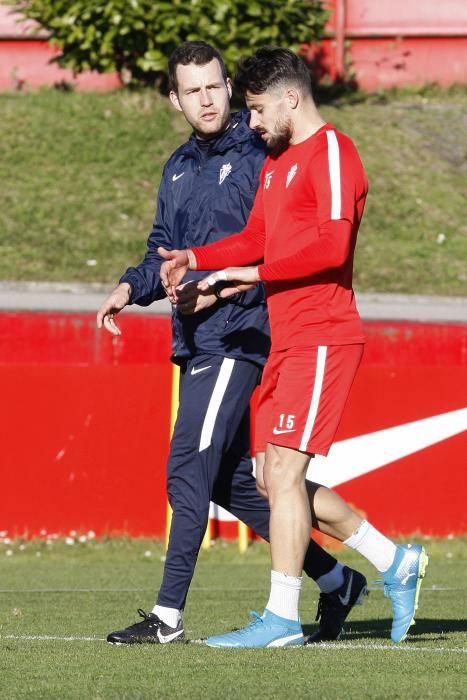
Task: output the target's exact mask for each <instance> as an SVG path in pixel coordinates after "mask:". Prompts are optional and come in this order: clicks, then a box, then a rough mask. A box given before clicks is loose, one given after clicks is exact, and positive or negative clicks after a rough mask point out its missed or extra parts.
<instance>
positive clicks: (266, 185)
mask: <svg viewBox="0 0 467 700" xmlns="http://www.w3.org/2000/svg"><path fill="white" fill-rule="evenodd" d="M273 175H274V170H270V171H269V172H268V173H266V175H265V176H264V189H265V190H268V189H269V185H270V184H271V178H272V176H273Z"/></svg>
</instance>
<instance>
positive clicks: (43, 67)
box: [0, 0, 467, 90]
mask: <svg viewBox="0 0 467 700" xmlns="http://www.w3.org/2000/svg"><path fill="white" fill-rule="evenodd" d="M326 5H327V6H328V7H329V9H330V10H331V17H330V20H329V23H328V27H327V34H328V38H327V39H325V40H324V41H323V42H322V44H321V47H320V49H319V53H320V55H321V59H322V60H321V63H322V68H323V70H324V73H325V75H328V76H329V77H330V78H331V79H335V78H336V77H341V78H342V77H346V78H349V77H352V76H354V77H355V79H356V81H357V83H358V85H359V86H360V87H361V88H362V89H364V90H375V89H378V88H381V87H382V88H388V87H393V86H400V85H413V84H418V85H420V84H423V83H426V82H438V83H440V84H442V85H449V84H452V83H455V82H460V83H463V82H467V3H466V2H465V0H444V1H443V2H439V0H425V1H424V2H420V0H379V1H378V2H375V1H374V0H326ZM33 26H34V25H33V23H31V22H27V23H25V24H23V23H21V24H18V23H17V22H16V17H15V16H12V15H11V9H10V8H9V7H6V6H4V5H2V3H1V0H0V89H3V90H5V89H12V88H13V89H14V88H16V87H22V86H23V85H24V84H26V85H28V86H31V87H38V86H39V85H44V84H48V85H52V84H54V83H56V82H60V81H66V82H68V83H72V84H75V85H76V86H77V87H78V88H79V89H96V90H106V89H113V88H116V87H119V85H120V83H119V80H118V77H117V76H116V75H113V74H107V75H98V74H96V73H91V72H87V73H83V74H82V75H80V76H79V77H77V78H75V77H74V76H73V75H72V73H71V71H67V70H63V69H59V68H58V67H57V66H56V65H54V64H49V63H48V61H49V60H50V59H51V58H52V57H53V55H54V52H53V49H52V48H51V47H50V46H49V45H48V44H47V37H46V34H44V33H42V34H41V35H39V37H40V38H39V39H38V38H37V36H36V35H33V34H32V31H31V28H32V27H33ZM315 53H316V47H315V48H313V49H312V50H311V51H310V56H311V55H312V54H315Z"/></svg>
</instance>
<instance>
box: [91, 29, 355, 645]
mask: <svg viewBox="0 0 467 700" xmlns="http://www.w3.org/2000/svg"><path fill="white" fill-rule="evenodd" d="M169 77H170V79H171V84H172V90H171V93H170V98H171V101H172V103H173V105H174V107H175V108H176V109H178V110H179V111H182V112H183V114H184V116H185V118H186V119H187V121H188V122H189V124H190V125H191V126H192V128H193V134H192V136H191V137H190V138H189V139H188V141H187V142H186V143H185V144H183V145H182V146H181V147H180V148H178V149H177V150H176V151H175V153H174V154H173V155H172V156H171V158H170V159H169V160H168V162H167V163H166V165H165V168H164V172H163V175H162V181H161V184H160V188H159V195H158V205H157V215H156V218H155V221H154V225H153V229H152V232H151V234H150V236H149V240H148V250H147V253H146V256H145V258H144V260H143V262H142V263H141V264H140V265H138V266H137V267H133V268H129V269H128V270H127V271H126V273H125V274H124V275H123V277H122V278H121V280H120V284H119V285H118V287H117V288H116V289H115V290H114V291H113V292H112V294H111V295H110V296H109V297H108V299H107V300H106V301H105V302H104V303H103V305H102V306H101V308H100V309H99V312H98V315H97V323H98V326H99V327H101V326H102V325H104V326H105V327H106V328H107V330H109V331H110V332H111V333H114V334H119V333H120V331H119V329H118V327H117V326H116V324H115V321H114V316H115V314H116V313H118V312H119V311H120V310H121V309H122V308H123V307H124V306H126V305H127V304H134V303H136V304H139V305H142V306H147V305H148V304H151V303H152V302H153V301H156V300H158V299H163V298H164V297H165V290H164V288H163V287H162V284H161V280H160V277H159V270H160V266H161V263H162V262H163V261H162V259H161V258H160V256H159V255H158V254H157V253H156V251H157V248H158V246H163V247H164V248H166V249H173V248H180V249H183V248H189V247H192V246H200V245H205V244H207V243H210V242H212V241H214V240H217V239H219V238H223V237H225V236H228V235H231V234H232V233H236V232H237V231H240V230H241V229H242V228H243V226H244V224H245V222H246V220H247V218H248V214H249V211H250V208H251V206H252V204H253V199H254V196H255V192H256V188H257V183H258V176H259V172H260V170H261V167H262V164H263V161H264V157H265V150H264V145H263V142H262V140H261V139H260V138H259V136H258V135H257V134H256V133H255V132H254V131H252V130H251V129H250V128H249V125H248V112H246V111H245V112H240V113H237V114H234V115H231V114H230V108H229V104H230V97H231V86H230V81H229V79H228V78H227V76H226V72H225V67H224V64H223V62H222V59H221V57H220V55H219V54H218V52H217V51H216V50H215V49H213V48H212V47H210V46H209V45H207V44H205V43H204V42H186V43H185V44H182V45H181V46H180V47H179V48H178V49H177V50H176V51H175V52H174V54H173V55H172V56H171V58H170V61H169ZM205 275H206V272H202V273H195V272H193V273H190V276H187V278H186V279H185V280H184V286H183V288H182V289H181V291H180V293H179V299H178V302H177V306H176V307H174V309H173V318H172V323H173V355H172V360H173V362H176V363H177V364H179V365H180V369H181V384H180V405H179V410H178V416H177V421H176V425H175V429H174V434H173V437H172V442H171V448H170V455H169V460H168V465H167V490H168V496H169V501H170V504H171V507H172V510H173V517H172V525H171V531H170V539H169V546H168V550H167V557H166V562H165V567H164V576H163V581H162V584H161V588H160V590H159V594H158V597H157V603H156V605H155V606H154V608H153V610H152V612H151V613H149V614H146V613H144V612H143V611H142V610H140V611H139V612H140V615H141V617H142V618H143V619H142V621H140V622H138V623H135V624H133V625H131V626H130V627H127V628H126V629H123V630H119V631H117V632H113V633H111V634H109V636H108V641H109V642H112V643H114V644H132V643H143V642H150V643H170V642H176V641H181V640H182V639H183V638H184V630H183V621H182V615H181V613H182V611H183V609H184V607H185V601H186V597H187V593H188V589H189V586H190V583H191V580H192V577H193V573H194V568H195V565H196V560H197V556H198V552H199V548H200V546H201V542H202V539H203V536H204V532H205V529H206V525H207V521H208V516H209V503H210V501H211V500H212V501H213V502H215V503H217V504H218V505H220V506H222V507H223V508H225V509H227V510H228V511H230V512H231V513H233V514H234V515H235V516H237V517H238V518H239V519H240V520H242V521H243V522H245V523H246V524H247V525H249V526H250V527H251V528H252V529H253V530H254V531H255V532H256V533H258V534H259V535H261V536H262V537H264V538H265V539H269V506H268V503H267V501H266V500H265V499H263V497H262V496H261V495H260V494H259V493H258V491H257V489H256V483H255V479H254V476H253V473H252V462H251V457H250V417H249V402H250V397H251V394H252V392H253V390H254V388H255V386H256V385H257V384H258V383H259V380H260V375H261V369H262V367H263V365H264V362H265V359H266V356H267V353H268V350H269V328H268V320H267V312H266V305H265V298H264V289H263V287H262V286H261V285H260V286H258V287H256V288H253V289H245V291H244V292H242V293H240V294H238V295H237V296H235V297H228V298H226V299H224V298H222V288H217V289H216V290H215V293H214V294H213V293H206V294H202V293H200V292H199V290H197V289H196V283H193V282H192V280H196V279H199V278H200V277H204V276H205ZM304 570H305V572H306V573H307V574H308V575H309V576H311V577H312V578H313V579H315V580H316V581H317V583H318V585H319V587H320V590H321V596H320V606H319V614H320V615H321V621H320V627H319V630H318V632H317V633H316V635H315V640H316V641H318V640H324V639H336V638H338V637H339V635H340V634H341V631H342V625H343V622H344V619H345V617H346V616H347V614H348V613H349V612H350V610H351V608H352V607H353V606H354V605H355V604H356V603H357V602H359V601H360V600H361V599H362V597H363V594H364V593H365V592H366V580H365V578H364V576H363V575H362V574H360V573H358V572H356V571H352V570H350V569H348V568H347V567H343V566H342V565H341V564H339V563H338V562H336V560H335V559H334V558H333V557H331V556H330V555H329V554H328V553H326V552H325V551H324V550H323V549H321V547H319V546H318V545H317V544H316V543H314V542H313V541H312V540H310V545H309V548H308V551H307V555H306V559H305V564H304ZM342 592H344V593H345V596H341V598H343V599H344V601H345V604H342V602H341V600H340V598H339V595H338V594H339V593H342Z"/></svg>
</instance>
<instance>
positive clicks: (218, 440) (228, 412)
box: [157, 355, 336, 610]
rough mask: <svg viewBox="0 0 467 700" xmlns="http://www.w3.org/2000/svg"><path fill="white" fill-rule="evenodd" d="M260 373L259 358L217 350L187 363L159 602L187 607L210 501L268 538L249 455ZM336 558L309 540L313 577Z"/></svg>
mask: <svg viewBox="0 0 467 700" xmlns="http://www.w3.org/2000/svg"><path fill="white" fill-rule="evenodd" d="M260 377H261V369H260V368H259V367H258V366H257V365H255V364H254V363H252V362H248V361H245V360H234V359H231V358H225V357H222V356H218V355H197V356H196V357H194V358H193V359H191V360H190V361H188V362H187V364H186V366H184V367H183V368H182V371H181V378H180V403H179V408H178V414H177V420H176V423H175V428H174V433H173V436H172V441H171V447H170V454H169V459H168V463H167V492H168V497H169V502H170V505H171V507H172V511H173V515H172V525H171V529H170V538H169V545H168V550H167V557H166V561H165V567H164V576H163V580H162V584H161V588H160V590H159V595H158V598H157V603H158V605H164V606H166V607H171V608H178V609H179V610H182V609H183V608H184V607H185V601H186V597H187V594H188V589H189V587H190V583H191V580H192V577H193V574H194V570H195V566H196V560H197V557H198V552H199V549H200V547H201V543H202V540H203V537H204V533H205V530H206V525H207V522H208V517H209V502H210V501H213V502H214V503H217V504H218V505H220V506H222V507H223V508H225V509H226V510H228V511H229V512H230V513H232V514H233V515H235V516H236V517H237V518H238V519H239V520H242V521H243V522H244V523H246V524H247V525H248V526H249V527H251V528H252V529H253V530H254V531H255V532H256V533H257V534H258V535H260V536H261V537H263V538H264V539H266V540H268V539H269V505H268V503H267V501H266V500H265V499H264V498H263V497H262V496H261V495H260V494H259V493H258V491H257V489H256V481H255V478H254V476H253V472H252V462H251V456H250V411H249V402H250V398H251V395H252V393H253V390H254V388H255V386H256V385H257V384H258V383H259V381H260ZM335 563H336V560H335V559H334V558H333V557H332V556H331V555H329V554H328V553H326V552H325V551H324V550H323V549H321V547H319V545H317V544H316V543H315V542H313V541H312V540H310V546H309V548H308V551H307V555H306V559H305V565H304V570H305V572H306V573H307V574H308V575H309V576H311V577H312V578H314V579H317V578H319V577H320V576H321V575H323V574H324V573H327V572H328V571H330V570H331V569H332V568H333V566H334V565H335Z"/></svg>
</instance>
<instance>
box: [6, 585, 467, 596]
mask: <svg viewBox="0 0 467 700" xmlns="http://www.w3.org/2000/svg"><path fill="white" fill-rule="evenodd" d="M225 590H226V589H225V588H221V587H217V588H216V587H213V586H191V587H190V591H199V592H201V593H205V592H208V591H214V592H222V593H225ZM235 590H236V591H260V590H263V589H261V588H256V587H255V588H251V587H236V588H235ZM368 590H370V591H380V590H381V586H368ZM422 590H423V595H425V593H441V592H443V591H465V590H466V589H465V588H451V587H448V586H431V587H430V588H427V587H426V586H424V587H423V589H422ZM148 591H150V592H152V593H153V592H154V589H153V588H0V594H1V593H147V592H148Z"/></svg>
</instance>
